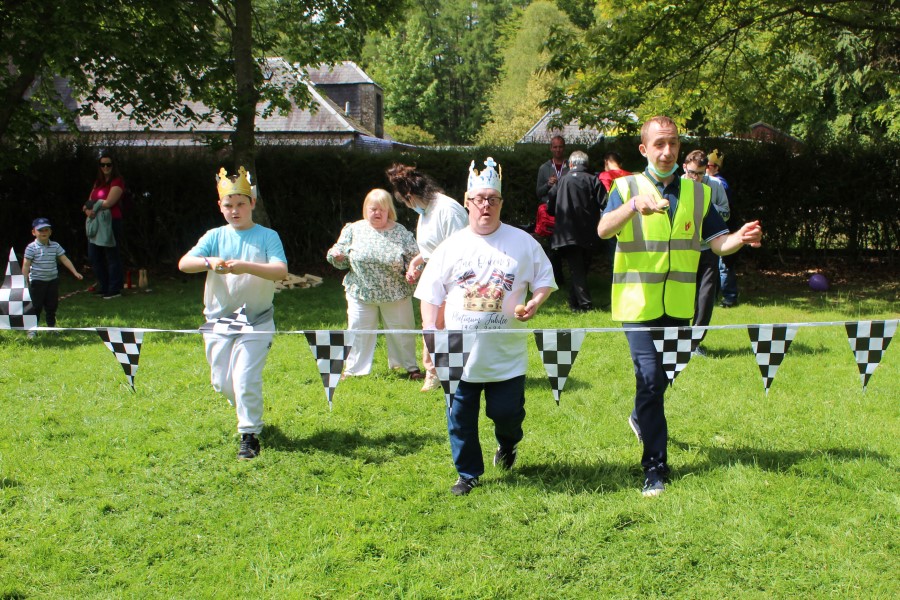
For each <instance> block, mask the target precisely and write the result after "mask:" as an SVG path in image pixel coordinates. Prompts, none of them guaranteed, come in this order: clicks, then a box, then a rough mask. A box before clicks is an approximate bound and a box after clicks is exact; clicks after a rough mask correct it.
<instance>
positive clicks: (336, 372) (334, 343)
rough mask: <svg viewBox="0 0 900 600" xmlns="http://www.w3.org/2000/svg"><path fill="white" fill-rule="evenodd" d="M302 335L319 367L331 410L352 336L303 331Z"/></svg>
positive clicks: (337, 332) (345, 332)
mask: <svg viewBox="0 0 900 600" xmlns="http://www.w3.org/2000/svg"><path fill="white" fill-rule="evenodd" d="M304 335H305V336H306V341H308V342H309V349H310V350H312V353H313V356H314V357H315V359H316V365H318V367H319V374H320V375H321V376H322V383H323V384H324V385H325V397H326V398H328V408H331V399H332V397H333V396H334V390H335V389H336V388H337V385H338V383H340V381H341V372H342V371H343V370H344V362H345V361H346V360H347V355H349V354H350V346H351V344H352V337H351V336H352V335H353V334H352V333H350V332H348V331H305V332H304Z"/></svg>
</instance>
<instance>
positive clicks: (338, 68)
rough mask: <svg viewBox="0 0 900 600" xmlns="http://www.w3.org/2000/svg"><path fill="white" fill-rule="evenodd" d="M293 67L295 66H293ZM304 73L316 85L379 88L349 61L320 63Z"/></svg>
mask: <svg viewBox="0 0 900 600" xmlns="http://www.w3.org/2000/svg"><path fill="white" fill-rule="evenodd" d="M294 66H295V67H296V66H297V65H294ZM306 72H307V73H309V80H310V81H312V82H313V83H314V84H316V85H340V84H358V83H371V84H373V85H376V86H378V87H379V88H380V87H381V86H380V85H378V84H377V83H375V82H374V81H372V78H371V77H369V76H368V75H367V74H366V72H365V71H363V70H362V69H360V68H359V66H358V65H357V64H356V63H355V62H353V61H350V60H345V61H343V62H340V63H338V64H335V65H329V64H325V63H322V64H320V65H316V66H307V67H306Z"/></svg>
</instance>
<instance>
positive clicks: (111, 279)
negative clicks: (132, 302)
mask: <svg viewBox="0 0 900 600" xmlns="http://www.w3.org/2000/svg"><path fill="white" fill-rule="evenodd" d="M112 228H113V236H114V237H115V239H116V245H115V246H109V247H106V246H98V245H96V244H92V243H90V242H88V260H89V261H90V263H91V269H93V271H94V275H95V276H96V277H97V283H99V284H100V292H101V293H102V294H103V295H104V296H108V295H110V294H118V293H120V292H121V291H122V286H123V285H124V284H125V276H124V272H123V270H122V255H121V253H120V252H119V249H120V246H121V240H122V239H123V238H124V236H123V231H122V229H123V228H122V219H113V220H112Z"/></svg>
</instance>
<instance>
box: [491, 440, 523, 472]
mask: <svg viewBox="0 0 900 600" xmlns="http://www.w3.org/2000/svg"><path fill="white" fill-rule="evenodd" d="M518 455H519V451H518V450H517V449H516V447H515V446H513V447H512V449H511V450H506V449H504V448H503V446H499V447H498V448H497V452H496V453H495V454H494V466H495V467H499V468H501V469H503V470H504V471H509V470H510V469H512V467H513V465H514V464H516V457H517V456H518Z"/></svg>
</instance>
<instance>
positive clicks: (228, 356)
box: [178, 167, 288, 460]
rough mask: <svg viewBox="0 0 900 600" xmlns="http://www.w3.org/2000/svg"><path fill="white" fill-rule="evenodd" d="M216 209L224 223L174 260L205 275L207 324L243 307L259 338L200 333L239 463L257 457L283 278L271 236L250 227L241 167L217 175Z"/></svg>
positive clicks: (277, 242)
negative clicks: (228, 408) (231, 413)
mask: <svg viewBox="0 0 900 600" xmlns="http://www.w3.org/2000/svg"><path fill="white" fill-rule="evenodd" d="M216 180H217V187H218V192H219V210H220V211H221V212H222V216H223V217H225V222H226V223H227V225H223V226H222V227H217V228H215V229H210V230H209V231H207V232H206V233H204V234H203V235H202V236H201V237H200V239H199V240H198V241H197V244H196V245H195V246H194V247H193V248H191V249H190V250H188V252H187V254H185V255H184V256H182V257H181V260H179V261H178V268H179V269H180V270H181V271H182V272H184V273H206V286H205V288H204V290H203V315H204V316H205V317H206V320H207V322H210V321H216V320H218V319H220V318H222V317H227V316H228V315H231V314H233V313H235V312H237V310H238V309H240V308H241V307H242V306H243V307H244V312H245V314H246V316H247V322H248V323H249V324H250V325H251V326H252V327H253V329H254V330H255V331H256V332H258V333H256V332H254V333H240V334H228V333H212V332H204V334H203V341H204V343H205V344H206V361H207V362H208V363H209V370H210V379H211V381H212V386H213V389H214V390H215V391H217V392H219V393H221V394H223V395H224V396H225V398H226V399H227V400H228V402H229V403H230V404H231V405H232V406H234V408H235V412H236V414H237V421H238V424H237V430H238V434H239V435H240V436H241V441H240V448H239V449H238V459H239V460H250V459H253V458H256V457H257V456H259V452H260V443H259V435H260V433H262V430H263V396H262V372H263V367H265V365H266V358H268V356H269V349H270V348H271V347H272V340H273V338H274V336H275V321H274V315H275V307H274V306H273V304H272V300H273V299H274V297H275V282H276V281H281V280H282V279H284V278H285V277H287V274H288V268H287V259H286V258H285V255H284V247H283V246H282V244H281V238H280V237H278V234H277V233H276V232H275V231H273V230H271V229H269V228H268V227H263V226H262V225H258V224H256V223H254V222H253V209H254V208H255V207H256V194H255V193H254V190H253V188H252V187H251V185H250V178H249V177H248V175H247V171H246V170H245V169H244V167H241V168H240V169H239V170H238V174H237V175H233V176H231V177H229V176H228V174H227V173H226V172H225V169H224V168H222V169H220V170H219V174H218V175H217V176H216Z"/></svg>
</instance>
